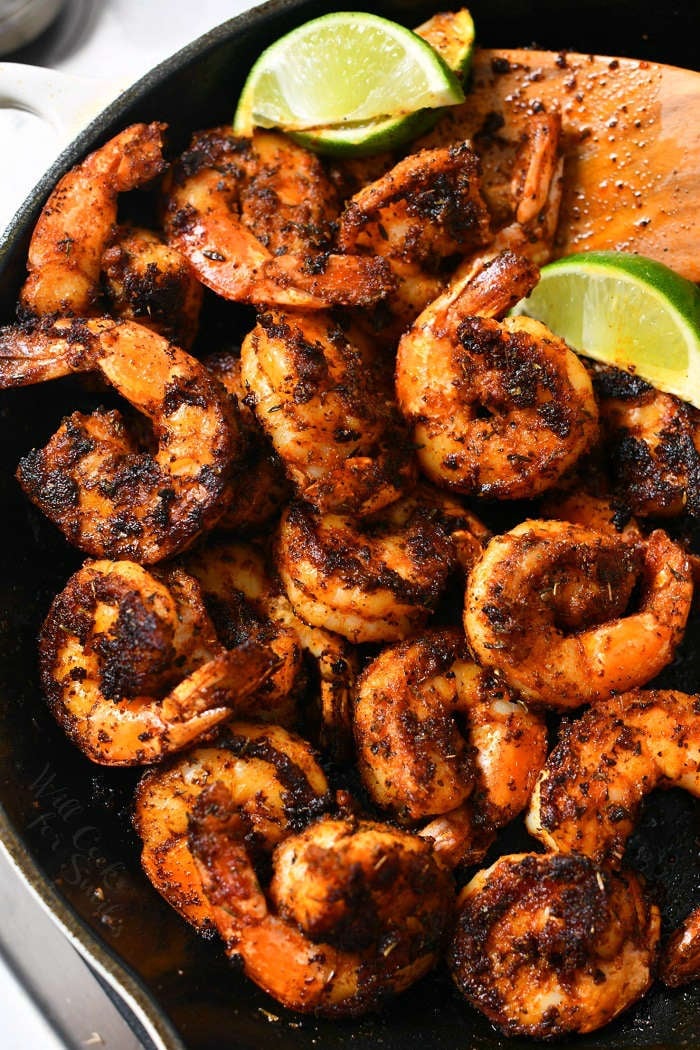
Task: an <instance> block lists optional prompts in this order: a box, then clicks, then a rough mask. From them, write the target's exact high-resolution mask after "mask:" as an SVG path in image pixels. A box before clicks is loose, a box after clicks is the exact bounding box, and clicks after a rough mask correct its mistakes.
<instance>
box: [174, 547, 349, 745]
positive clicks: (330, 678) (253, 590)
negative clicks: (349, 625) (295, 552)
mask: <svg viewBox="0 0 700 1050" xmlns="http://www.w3.org/2000/svg"><path fill="white" fill-rule="evenodd" d="M270 560H271V559H270V552H269V551H267V550H265V548H264V547H260V546H259V545H254V544H252V543H241V542H236V541H233V540H230V539H228V538H226V537H224V538H218V539H214V538H213V539H211V540H210V541H209V542H208V543H207V544H206V545H205V546H204V547H197V548H196V549H195V550H193V551H191V552H189V553H188V554H187V555H186V556H185V557H184V558H183V559H182V561H183V565H184V567H185V568H186V570H187V571H188V572H190V573H191V574H192V575H193V576H195V577H196V578H197V579H198V580H199V582H200V585H201V587H202V590H203V592H204V594H205V597H206V598H207V599H208V601H209V602H211V600H212V598H213V600H214V603H215V605H214V608H212V607H211V605H210V608H212V617H213V618H214V620H215V621H216V622H217V624H218V623H220V622H221V621H223V623H222V628H221V629H222V630H223V629H224V627H225V626H226V624H227V623H228V630H232V632H233V637H232V639H231V640H234V639H235V638H237V637H238V630H239V626H238V625H239V624H241V622H242V621H243V622H245V621H246V619H249V618H250V615H251V614H250V610H251V609H252V611H253V616H254V617H257V618H258V619H257V622H260V621H262V622H264V623H266V624H268V625H269V627H270V628H271V629H272V630H273V631H276V632H277V637H278V641H279V645H286V646H289V644H290V643H289V639H290V637H291V638H292V639H294V640H295V644H296V646H300V647H301V649H302V650H303V652H304V654H305V656H306V669H307V671H308V674H307V675H306V676H304V671H303V670H302V672H301V674H299V670H298V669H297V671H296V673H295V679H296V684H294V685H293V684H292V682H289V681H288V684H287V688H288V690H289V692H290V694H291V696H292V697H295V696H296V694H297V692H298V687H299V688H300V687H301V681H300V680H301V678H304V677H305V678H308V681H306V682H305V684H306V687H307V690H308V694H307V699H309V700H310V701H311V702H310V703H309V704H307V705H306V710H305V711H304V716H305V720H306V722H307V724H308V726H309V728H310V730H311V731H312V732H313V736H314V739H315V738H316V737H317V738H318V741H319V744H320V746H321V747H323V748H324V750H326V751H328V752H329V753H330V754H332V755H333V757H334V758H335V759H336V760H337V759H346V760H347V759H348V758H349V757H350V755H351V753H352V724H351V717H350V706H351V695H352V691H353V687H354V682H355V676H356V673H357V666H358V659H357V655H356V653H355V650H354V649H353V647H352V646H351V645H349V644H348V642H347V641H346V639H345V638H341V637H340V635H337V634H334V633H333V632H332V631H329V630H326V629H325V628H324V627H314V626H311V625H310V624H307V623H305V622H304V620H302V619H300V618H299V617H298V616H297V614H296V613H295V612H294V609H293V608H292V606H291V604H290V602H289V599H288V598H287V595H286V594H285V593H284V589H283V587H282V581H281V580H279V579H278V578H277V576H276V573H275V572H274V569H273V567H272V566H271V565H270ZM244 610H247V611H244ZM292 644H293V645H294V643H292ZM277 651H278V652H279V648H278V650H277ZM293 666H295V664H292V661H291V658H288V659H287V660H285V662H284V663H283V665H282V667H281V668H280V670H279V672H276V673H275V674H274V675H272V676H271V678H270V683H271V684H270V685H269V686H267V683H266V688H268V689H269V690H274V686H275V683H276V682H277V681H278V677H279V678H281V677H282V676H286V675H289V674H290V672H291V670H292V667H293Z"/></svg>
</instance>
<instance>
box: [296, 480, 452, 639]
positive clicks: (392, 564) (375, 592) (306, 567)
mask: <svg viewBox="0 0 700 1050" xmlns="http://www.w3.org/2000/svg"><path fill="white" fill-rule="evenodd" d="M408 498H409V499H410V497H408ZM401 504H402V501H401V500H399V501H398V502H397V503H395V504H392V505H391V506H390V507H385V508H384V509H383V510H382V511H381V512H379V513H378V514H375V515H373V516H372V517H371V518H365V519H363V520H362V522H360V523H358V522H357V521H356V520H355V519H354V518H350V517H348V516H347V515H341V514H321V513H319V512H318V511H317V510H315V509H314V508H313V507H311V506H310V505H309V504H305V503H291V504H290V505H289V506H288V507H287V508H286V509H285V511H284V513H283V515H282V520H281V522H280V528H279V533H278V539H277V554H276V564H277V569H278V572H279V575H280V578H281V580H282V583H283V585H284V589H285V591H286V593H287V597H288V598H289V600H290V602H291V603H292V606H293V608H294V611H295V612H296V613H297V615H298V616H300V617H301V618H302V619H303V620H306V622H307V623H310V624H313V625H315V626H319V627H326V628H328V629H329V630H331V631H335V632H336V633H337V634H340V635H342V636H343V637H344V638H347V639H348V641H350V642H355V643H361V642H379V641H397V640H399V639H401V638H405V637H407V636H408V635H409V634H411V633H412V632H413V631H415V630H417V629H419V628H420V627H423V626H424V625H425V623H426V621H427V620H428V618H429V616H430V614H431V612H432V610H433V608H434V607H435V605H436V603H437V601H438V599H439V597H440V595H441V593H442V591H443V589H444V587H445V584H446V581H447V579H448V577H449V575H450V573H451V571H452V569H453V568H454V566H455V565H456V561H457V557H456V551H455V548H454V545H453V544H452V542H451V540H450V538H449V536H448V535H447V533H446V532H445V531H444V529H443V528H442V527H441V526H440V523H439V522H438V521H436V520H434V516H433V515H432V514H431V512H430V510H429V509H426V508H423V507H420V506H418V507H417V508H416V507H415V506H414V505H413V504H412V505H411V511H410V513H409V515H408V516H406V515H405V513H404V512H403V508H402V505H401Z"/></svg>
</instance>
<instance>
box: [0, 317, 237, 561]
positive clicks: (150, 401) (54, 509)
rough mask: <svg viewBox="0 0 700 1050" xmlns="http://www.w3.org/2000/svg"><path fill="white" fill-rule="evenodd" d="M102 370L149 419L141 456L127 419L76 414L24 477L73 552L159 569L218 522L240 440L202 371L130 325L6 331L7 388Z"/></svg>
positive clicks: (1, 355) (1, 351) (41, 325)
mask: <svg viewBox="0 0 700 1050" xmlns="http://www.w3.org/2000/svg"><path fill="white" fill-rule="evenodd" d="M82 372H97V373H99V374H100V375H101V376H102V377H103V378H104V379H105V380H106V381H107V382H108V383H109V384H110V385H111V386H112V387H114V389H115V390H116V391H117V392H118V393H119V394H121V395H122V396H123V397H124V398H125V399H126V400H127V401H128V402H129V403H130V404H131V405H132V406H133V407H134V408H135V409H137V410H138V411H139V412H141V413H143V415H144V416H146V417H147V419H149V420H150V422H151V424H152V429H153V436H154V438H155V441H156V442H157V449H156V451H155V452H151V451H147V450H143V451H142V450H141V449H140V448H139V445H138V443H137V442H136V440H135V439H134V438H133V437H132V436H131V435H130V433H129V432H128V430H127V428H126V426H125V423H124V420H123V418H122V416H121V414H120V413H118V412H115V411H110V412H105V411H104V410H102V411H101V410H98V411H97V412H94V413H92V414H91V415H84V414H82V413H80V412H75V413H73V415H71V416H69V417H67V418H66V419H64V420H63V422H62V424H61V426H60V428H59V429H58V431H57V432H56V433H55V434H54V436H53V437H52V438H51V440H50V441H49V443H48V445H46V447H45V448H43V449H34V450H32V451H31V452H29V453H28V454H27V455H26V456H25V457H24V458H23V459H22V460H21V462H20V464H19V468H18V471H17V476H18V479H19V482H20V484H21V486H22V488H23V489H24V491H25V493H26V494H27V496H28V497H29V499H31V500H32V502H34V503H35V504H36V505H37V506H38V507H39V508H40V509H41V510H42V511H43V512H44V514H46V516H47V517H48V518H49V519H50V520H51V521H52V522H54V524H55V525H57V526H58V527H59V528H60V529H61V531H62V532H63V533H64V535H65V536H66V538H67V539H68V540H69V542H70V543H72V544H73V545H74V546H76V547H78V548H79V549H80V550H82V551H84V552H85V553H87V554H91V555H93V556H95V557H109V558H133V559H134V560H136V561H140V562H143V563H146V564H150V563H153V562H156V561H160V560H161V559H163V558H165V557H168V556H170V555H172V554H174V553H176V552H177V551H179V550H182V549H183V548H184V547H185V546H187V545H188V544H189V543H190V542H192V540H193V539H194V538H196V537H197V536H198V535H199V534H200V533H202V532H203V531H205V530H206V529H208V528H210V527H211V526H213V524H214V523H215V522H216V521H217V520H218V518H219V517H220V516H221V515H222V514H223V512H224V510H225V507H226V501H227V499H229V498H230V492H229V489H230V485H231V483H232V471H233V468H234V465H235V462H236V458H237V456H238V455H239V454H240V449H241V438H240V432H239V428H238V425H237V422H236V419H235V417H234V416H233V415H232V413H231V408H230V405H229V404H228V403H227V400H226V395H225V394H224V393H223V392H222V390H221V389H220V387H219V385H218V383H217V382H216V381H215V380H214V379H213V378H212V377H211V376H210V375H209V373H208V372H207V371H206V369H205V368H204V366H203V365H202V364H201V363H200V362H199V361H197V360H196V359H195V358H193V357H190V355H189V354H187V353H185V351H184V350H180V349H178V348H177V347H175V346H173V345H171V344H170V343H168V341H167V340H166V339H164V338H163V337H162V336H159V335H157V334H156V333H155V332H152V331H150V330H149V329H147V328H144V327H143V326H142V325H138V324H136V323H134V322H132V321H113V320H110V319H106V318H100V319H95V320H84V319H77V318H76V319H73V320H70V321H69V320H58V321H56V322H38V323H36V324H33V325H29V326H19V327H8V328H3V329H1V330H0V387H12V386H24V385H27V384H31V383H38V382H42V381H44V380H48V379H55V378H58V377H61V376H66V375H69V374H71V373H82Z"/></svg>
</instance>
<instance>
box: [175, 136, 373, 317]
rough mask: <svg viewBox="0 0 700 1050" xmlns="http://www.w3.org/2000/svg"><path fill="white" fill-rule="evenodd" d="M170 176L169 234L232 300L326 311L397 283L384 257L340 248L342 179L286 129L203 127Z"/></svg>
mask: <svg viewBox="0 0 700 1050" xmlns="http://www.w3.org/2000/svg"><path fill="white" fill-rule="evenodd" d="M170 174H171V178H170V183H169V187H168V192H167V195H166V202H165V208H164V219H163V221H164V226H165V231H166V234H167V237H168V241H169V243H170V244H172V246H173V247H175V248H177V250H178V251H179V252H181V253H182V254H183V255H184V256H185V258H186V259H187V260H188V261H189V263H190V265H191V266H192V268H193V270H194V272H195V273H196V274H197V276H198V278H199V280H200V281H201V282H202V284H204V285H206V287H207V288H210V289H211V290H212V291H214V292H216V293H217V294H218V295H220V296H222V297H223V298H224V299H232V300H235V301H242V302H248V303H253V304H256V305H262V304H276V305H278V306H293V307H299V308H302V309H305V310H318V309H324V308H325V307H327V306H329V305H332V304H342V305H349V306H365V305H367V304H369V303H373V302H376V301H377V300H379V299H382V298H383V297H384V296H385V295H386V294H387V293H388V292H389V291H390V289H391V288H392V287H393V283H394V282H393V278H392V275H391V272H390V270H389V268H388V266H387V265H386V263H385V262H384V260H382V259H380V258H375V257H370V258H365V257H362V258H361V257H359V256H352V255H340V254H337V253H336V252H334V250H333V247H332V244H331V240H330V238H331V224H332V222H333V220H334V218H335V214H336V206H335V191H334V188H333V185H332V183H331V181H330V180H329V179H328V178H327V177H326V175H325V173H324V171H323V168H322V166H321V162H320V161H319V159H318V158H317V157H316V156H314V154H312V153H310V152H309V151H308V150H305V149H303V148H302V147H301V146H296V145H295V144H294V143H293V142H292V141H291V140H290V139H288V138H286V137H285V136H284V135H282V134H280V133H277V132H270V131H256V132H255V134H254V135H253V138H252V139H245V138H238V137H236V136H235V135H234V134H233V132H232V131H231V129H230V128H226V127H221V128H213V129H211V130H208V131H201V132H198V133H197V134H196V135H195V136H194V137H193V139H192V142H191V144H190V146H189V148H188V149H187V150H186V151H185V153H184V154H183V156H182V157H181V158H180V160H179V161H178V162H177V163H176V164H175V165H174V166H173V169H172V171H171V173H170Z"/></svg>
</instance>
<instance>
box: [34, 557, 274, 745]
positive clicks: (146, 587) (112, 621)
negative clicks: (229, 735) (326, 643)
mask: <svg viewBox="0 0 700 1050" xmlns="http://www.w3.org/2000/svg"><path fill="white" fill-rule="evenodd" d="M39 652H40V670H41V683H42V687H43V690H44V694H45V696H46V698H47V701H48V704H49V707H50V708H51V711H52V713H53V715H54V717H55V718H56V720H57V721H58V722H59V724H60V725H61V726H62V728H63V729H64V731H65V732H66V734H67V736H68V738H69V739H70V740H71V741H72V742H73V743H74V744H75V745H76V746H77V747H79V748H80V749H81V750H82V751H83V752H84V753H85V754H86V755H87V756H88V758H90V759H92V761H93V762H97V763H99V764H101V765H117V766H124V765H127V766H128V765H143V764H146V763H149V762H157V761H159V760H160V759H162V758H163V757H164V756H166V755H168V754H170V753H171V752H173V751H179V750H181V749H182V748H184V747H187V746H188V745H191V744H193V743H195V742H196V741H197V740H198V739H199V738H201V737H202V736H203V735H204V734H205V733H207V732H208V731H209V730H211V729H212V728H213V727H214V726H216V725H218V724H219V723H220V722H223V721H224V720H225V719H227V718H230V717H231V715H232V714H233V713H234V712H236V711H238V712H242V713H250V711H249V706H247V704H248V701H249V699H250V698H251V697H254V696H255V693H256V690H258V689H259V688H260V685H261V683H262V682H263V681H264V679H265V677H266V676H267V675H268V674H269V673H270V672H271V671H272V670H273V669H274V666H275V663H276V658H275V656H274V654H273V653H272V652H271V650H270V649H269V648H268V647H267V646H266V645H264V644H260V643H259V642H258V643H257V644H256V643H249V644H247V645H243V646H240V647H239V648H237V649H235V650H231V651H227V650H225V649H224V647H223V646H222V644H221V643H220V642H219V640H218V638H217V637H216V634H215V632H214V628H213V626H212V624H211V621H210V620H209V617H208V615H207V613H206V610H205V608H204V605H203V603H202V598H201V593H200V590H199V587H198V585H197V583H196V581H195V580H194V579H193V578H192V577H190V576H188V575H186V574H185V573H183V572H181V571H179V570H169V571H168V572H164V573H162V574H161V575H159V576H154V575H153V574H152V573H150V572H147V571H146V569H144V568H143V567H142V566H140V565H138V564H136V563H135V562H130V561H117V562H110V561H87V562H86V563H85V564H84V565H83V567H82V568H80V569H78V571H77V572H75V573H74V574H73V575H72V576H71V577H70V579H69V580H68V582H67V584H66V586H65V587H64V588H63V590H62V591H61V593H60V594H59V595H57V596H56V598H55V599H54V600H53V602H52V604H51V608H50V609H49V612H48V614H47V616H46V619H45V620H44V623H43V625H42V628H41V633H40V638H39Z"/></svg>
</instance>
